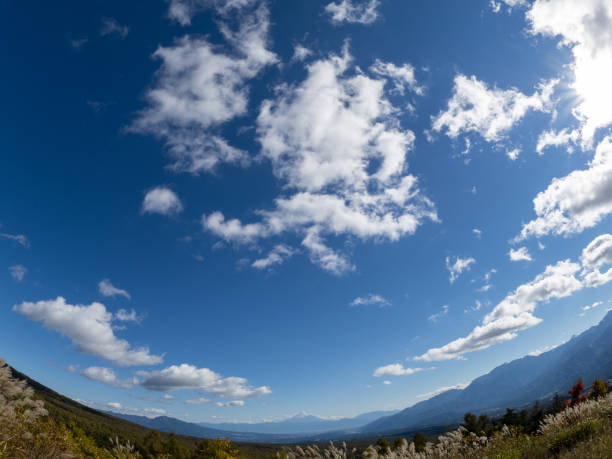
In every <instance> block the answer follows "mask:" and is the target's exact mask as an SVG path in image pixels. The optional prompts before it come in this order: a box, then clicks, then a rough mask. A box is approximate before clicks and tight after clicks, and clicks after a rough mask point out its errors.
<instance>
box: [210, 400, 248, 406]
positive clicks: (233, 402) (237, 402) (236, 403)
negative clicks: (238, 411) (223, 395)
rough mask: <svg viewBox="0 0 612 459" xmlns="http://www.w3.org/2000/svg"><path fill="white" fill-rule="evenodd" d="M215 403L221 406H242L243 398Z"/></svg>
mask: <svg viewBox="0 0 612 459" xmlns="http://www.w3.org/2000/svg"><path fill="white" fill-rule="evenodd" d="M215 405H217V406H221V407H228V406H244V401H243V400H230V401H229V402H216V403H215Z"/></svg>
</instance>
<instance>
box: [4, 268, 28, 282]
mask: <svg viewBox="0 0 612 459" xmlns="http://www.w3.org/2000/svg"><path fill="white" fill-rule="evenodd" d="M9 272H10V273H11V276H12V277H13V279H15V280H16V281H17V282H22V281H23V279H24V277H25V275H26V274H27V273H28V268H26V267H25V266H23V265H15V266H9Z"/></svg>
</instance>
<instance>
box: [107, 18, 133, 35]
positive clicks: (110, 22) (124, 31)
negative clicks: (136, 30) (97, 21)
mask: <svg viewBox="0 0 612 459" xmlns="http://www.w3.org/2000/svg"><path fill="white" fill-rule="evenodd" d="M129 31H130V28H129V27H128V26H126V25H123V24H119V22H118V21H117V20H116V19H115V18H106V17H105V18H102V27H101V28H100V35H102V36H103V37H104V36H106V35H116V36H117V37H119V38H121V39H123V38H125V37H127V35H128V33H129Z"/></svg>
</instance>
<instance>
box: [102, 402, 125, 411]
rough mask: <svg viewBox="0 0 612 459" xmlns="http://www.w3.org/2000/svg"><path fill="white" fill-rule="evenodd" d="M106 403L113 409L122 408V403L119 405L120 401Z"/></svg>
mask: <svg viewBox="0 0 612 459" xmlns="http://www.w3.org/2000/svg"><path fill="white" fill-rule="evenodd" d="M106 405H107V406H108V407H109V408H112V409H114V410H122V409H123V405H121V403H119V402H108V403H107V404H106Z"/></svg>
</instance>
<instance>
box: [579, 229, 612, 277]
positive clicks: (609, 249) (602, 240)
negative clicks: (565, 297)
mask: <svg viewBox="0 0 612 459" xmlns="http://www.w3.org/2000/svg"><path fill="white" fill-rule="evenodd" d="M580 261H581V262H582V266H583V272H582V275H583V276H584V282H585V284H586V285H587V287H598V286H600V285H603V284H606V283H608V282H610V281H611V280H612V268H609V269H608V270H607V271H606V272H604V273H602V272H601V271H600V269H601V267H602V266H604V265H611V264H612V235H611V234H602V235H601V236H598V237H596V238H595V239H594V240H593V241H592V242H591V243H590V244H589V245H588V246H586V247H585V249H584V250H583V251H582V256H581V257H580Z"/></svg>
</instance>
